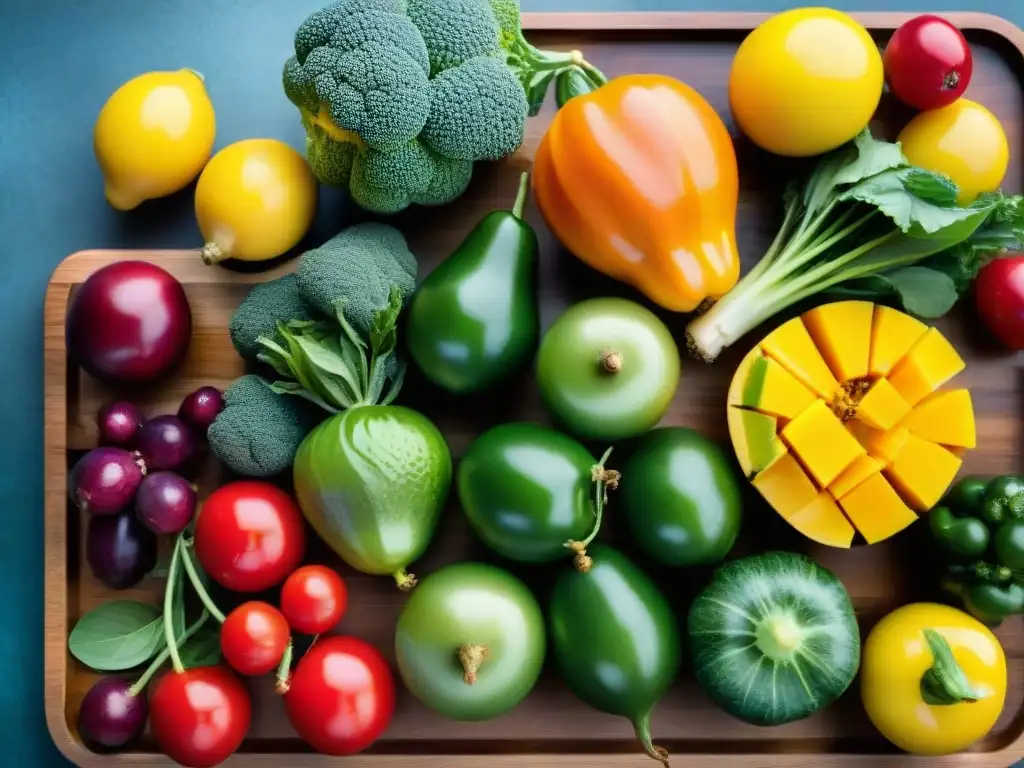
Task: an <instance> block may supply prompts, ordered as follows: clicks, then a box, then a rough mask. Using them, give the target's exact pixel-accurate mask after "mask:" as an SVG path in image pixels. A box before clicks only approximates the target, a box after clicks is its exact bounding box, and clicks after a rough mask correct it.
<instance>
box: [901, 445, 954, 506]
mask: <svg viewBox="0 0 1024 768" xmlns="http://www.w3.org/2000/svg"><path fill="white" fill-rule="evenodd" d="M962 463H963V462H962V461H961V460H960V459H959V458H958V457H957V456H954V455H953V454H952V453H950V452H949V451H947V450H946V449H945V448H943V447H942V446H941V445H936V444H935V443H933V442H930V441H928V440H924V439H922V438H920V437H918V436H917V435H913V434H911V435H909V436H908V437H907V440H906V442H905V443H904V444H903V448H902V449H901V450H900V452H899V454H897V456H896V458H895V460H893V462H892V463H891V464H890V465H889V466H888V467H886V470H885V474H886V476H887V477H888V478H889V480H890V481H891V482H892V484H893V485H894V486H895V487H896V489H897V490H898V491H899V492H900V493H901V494H903V497H904V498H906V499H907V501H909V502H910V505H911V506H912V507H914V509H916V510H917V511H918V512H927V511H928V510H930V509H931V508H932V507H934V506H935V505H936V504H938V503H939V499H941V498H942V496H943V494H945V493H946V490H947V489H948V488H949V486H950V485H951V484H952V482H953V479H954V478H955V477H956V473H957V472H959V471H960V465H961V464H962Z"/></svg>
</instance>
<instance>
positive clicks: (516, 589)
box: [395, 563, 546, 720]
mask: <svg viewBox="0 0 1024 768" xmlns="http://www.w3.org/2000/svg"><path fill="white" fill-rule="evenodd" d="M545 642H546V639H545V634H544V614H543V613H542V612H541V609H540V606H539V605H538V604H537V600H536V599H535V598H534V596H533V594H532V593H531V592H530V590H529V589H527V587H526V585H525V584H523V582H521V581H520V580H519V579H517V578H516V577H515V576H513V575H512V574H510V573H508V572H506V571H504V570H502V569H500V568H496V567H495V566H493V565H485V564H483V563H456V564H454V565H449V566H446V567H444V568H442V569H440V570H439V571H435V572H434V573H432V574H430V575H429V576H427V577H426V578H425V579H423V581H422V582H421V583H420V584H419V586H417V587H416V589H414V590H413V592H412V594H411V595H410V597H409V601H408V602H407V603H406V604H405V607H404V608H403V609H402V613H401V615H400V616H399V617H398V626H397V628H396V630H395V658H396V661H397V664H398V672H399V674H400V675H401V678H402V681H403V682H404V683H405V686H406V687H407V688H408V689H409V691H410V692H411V693H412V694H413V695H414V696H415V697H416V698H417V699H419V700H420V701H421V702H422V703H423V704H424V705H426V706H427V707H430V708H431V709H433V710H434V711H436V712H439V713H440V714H442V715H444V716H445V717H448V718H451V719H453V720H488V719H490V718H492V717H497V716H498V715H501V714H503V713H505V712H508V711H509V710H511V709H512V708H513V707H515V706H516V705H517V704H519V702H521V701H522V700H523V699H524V698H526V695H527V694H528V693H529V692H530V691H531V690H532V689H533V686H534V685H535V684H536V682H537V678H538V677H540V672H541V667H542V666H543V664H544V654H545Z"/></svg>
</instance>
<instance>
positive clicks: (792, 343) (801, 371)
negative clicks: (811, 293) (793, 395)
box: [761, 317, 839, 400]
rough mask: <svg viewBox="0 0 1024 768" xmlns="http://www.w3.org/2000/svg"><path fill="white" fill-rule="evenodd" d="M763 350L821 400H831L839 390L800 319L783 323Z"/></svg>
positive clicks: (768, 339) (762, 343)
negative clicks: (821, 398)
mask: <svg viewBox="0 0 1024 768" xmlns="http://www.w3.org/2000/svg"><path fill="white" fill-rule="evenodd" d="M761 350H762V351H763V352H764V353H765V354H766V355H768V356H769V357H771V358H773V359H774V360H775V361H776V362H778V363H779V364H780V365H781V366H782V367H783V368H785V369H786V370H787V371H789V372H790V373H791V374H792V375H793V376H794V377H796V378H797V379H799V380H800V382H801V383H803V384H804V385H805V386H806V387H808V388H810V389H811V390H812V391H813V392H814V393H815V394H817V395H818V396H819V397H823V398H825V399H826V400H831V399H832V395H833V394H835V391H836V389H838V388H839V382H837V381H836V379H835V377H834V376H833V375H832V372H831V371H830V370H829V368H828V366H827V365H826V364H825V360H824V359H823V358H822V356H821V353H820V352H819V351H818V349H817V348H816V347H815V346H814V342H813V341H811V336H810V334H809V333H807V327H806V326H805V325H804V324H803V321H802V320H800V318H799V317H794V318H793V319H792V320H789V321H788V322H785V323H783V324H782V325H780V326H779V327H778V328H776V329H775V330H774V331H772V332H771V333H770V334H768V337H767V338H766V339H765V340H764V341H763V342H761Z"/></svg>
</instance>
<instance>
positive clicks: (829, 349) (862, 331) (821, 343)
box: [802, 301, 874, 381]
mask: <svg viewBox="0 0 1024 768" xmlns="http://www.w3.org/2000/svg"><path fill="white" fill-rule="evenodd" d="M873 315H874V304H872V303H871V302H870V301H836V302H833V303H831V304H823V305H822V306H820V307H815V308H814V309H812V310H810V311H809V312H805V313H804V314H803V315H802V318H803V321H804V325H805V326H807V330H808V331H809V332H810V334H811V338H812V339H813V340H814V343H815V344H816V345H817V347H818V351H819V352H821V355H822V357H824V358H825V362H826V363H828V367H829V368H830V369H831V370H832V375H833V376H835V377H836V379H838V380H839V381H850V380H851V379H859V378H863V377H864V376H867V375H868V358H869V356H870V353H871V320H872V317H873Z"/></svg>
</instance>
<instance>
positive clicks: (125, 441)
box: [96, 400, 142, 446]
mask: <svg viewBox="0 0 1024 768" xmlns="http://www.w3.org/2000/svg"><path fill="white" fill-rule="evenodd" d="M96 423H97V425H98V426H99V428H100V440H102V441H103V442H104V443H109V444H110V445H121V446H125V445H129V444H131V442H132V440H134V439H135V433H136V432H138V431H139V425H141V424H142V418H141V417H140V416H139V409H138V408H136V407H135V406H134V405H133V404H132V403H129V402H127V401H125V400H120V401H118V402H116V403H107V404H106V405H105V406H103V407H102V408H100V412H99V413H98V414H97V415H96Z"/></svg>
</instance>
